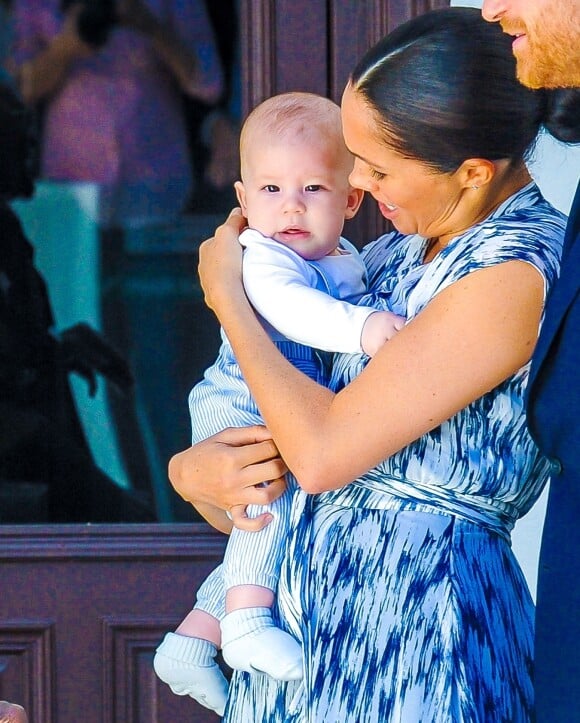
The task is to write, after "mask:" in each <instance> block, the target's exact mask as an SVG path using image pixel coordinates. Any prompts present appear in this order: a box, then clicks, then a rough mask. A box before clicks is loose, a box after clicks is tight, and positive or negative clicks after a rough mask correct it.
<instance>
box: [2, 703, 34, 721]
mask: <svg viewBox="0 0 580 723" xmlns="http://www.w3.org/2000/svg"><path fill="white" fill-rule="evenodd" d="M0 723H28V716H27V715H26V711H25V710H24V708H23V707H22V706H21V705H17V704H16V703H8V702H7V701H5V700H0Z"/></svg>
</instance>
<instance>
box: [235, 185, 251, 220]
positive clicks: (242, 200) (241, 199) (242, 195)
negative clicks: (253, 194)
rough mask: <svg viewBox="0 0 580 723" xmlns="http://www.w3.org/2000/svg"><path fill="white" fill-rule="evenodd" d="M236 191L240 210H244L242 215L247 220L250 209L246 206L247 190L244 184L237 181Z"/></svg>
mask: <svg viewBox="0 0 580 723" xmlns="http://www.w3.org/2000/svg"><path fill="white" fill-rule="evenodd" d="M234 189H235V191H236V197H237V199H238V203H239V204H240V208H241V209H242V214H243V215H244V216H245V217H246V218H247V217H248V207H247V206H246V189H245V188H244V184H243V183H242V182H241V181H236V182H235V183H234Z"/></svg>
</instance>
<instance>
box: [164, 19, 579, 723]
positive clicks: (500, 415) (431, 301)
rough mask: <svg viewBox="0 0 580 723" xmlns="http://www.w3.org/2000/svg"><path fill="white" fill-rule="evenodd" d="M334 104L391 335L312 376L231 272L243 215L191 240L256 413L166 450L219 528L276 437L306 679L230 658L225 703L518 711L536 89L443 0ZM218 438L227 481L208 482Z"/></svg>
mask: <svg viewBox="0 0 580 723" xmlns="http://www.w3.org/2000/svg"><path fill="white" fill-rule="evenodd" d="M342 113H343V131H344V136H345V140H346V143H347V146H348V147H349V148H350V150H351V151H352V153H353V155H354V157H355V164H354V170H353V172H352V174H351V182H352V184H353V185H354V186H357V187H360V188H363V189H364V190H366V191H368V192H369V193H370V194H371V195H372V196H373V197H374V198H375V199H376V200H377V201H378V203H379V208H380V210H381V212H382V213H383V215H384V216H385V217H386V218H388V219H389V220H390V221H391V222H392V223H393V225H394V227H395V229H396V230H395V231H394V232H393V233H391V234H387V235H386V236H384V237H382V238H380V239H378V240H377V241H376V242H375V243H373V244H371V245H369V246H368V247H367V248H366V249H365V261H366V263H367V266H368V269H369V279H370V286H371V290H372V291H371V293H370V294H369V296H368V298H367V299H366V303H368V304H372V305H373V306H376V307H377V308H386V306H387V302H388V306H389V308H391V309H392V310H393V311H394V312H395V313H397V314H400V315H401V316H404V317H406V318H407V319H408V323H407V325H406V327H405V328H404V329H403V330H402V331H400V332H399V334H398V335H397V336H396V337H395V338H394V339H392V340H390V341H389V342H388V343H387V344H385V346H384V347H383V348H382V349H381V350H379V352H378V353H377V354H376V355H375V357H374V358H373V359H372V360H371V361H369V362H368V363H367V361H368V360H367V359H365V358H363V357H356V356H352V355H351V356H338V357H337V358H336V359H335V363H334V371H333V380H332V387H331V389H325V388H322V387H319V386H318V385H316V384H315V383H314V382H312V381H311V380H307V379H306V378H304V377H303V375H301V374H300V373H299V372H298V371H296V370H295V369H293V368H291V367H290V365H288V364H287V363H286V362H285V361H284V360H283V359H282V358H281V357H280V356H279V355H278V354H277V353H276V351H275V350H274V349H273V347H272V345H271V344H270V343H269V341H268V339H267V337H266V335H265V334H264V332H263V331H262V329H261V327H260V324H259V323H258V321H257V320H256V318H255V315H254V314H253V312H252V309H251V307H250V306H249V304H248V302H247V300H246V298H245V296H244V292H243V288H242V285H241V283H240V251H239V250H238V248H237V246H236V236H237V233H238V231H239V229H240V227H241V225H242V221H241V219H240V218H239V217H236V216H235V215H233V216H231V217H230V219H229V220H228V222H227V223H226V224H225V226H223V227H221V229H219V230H218V233H217V234H216V238H215V239H213V240H210V241H208V242H206V243H205V244H204V245H203V246H202V249H201V263H200V275H201V279H202V284H203V287H204V291H205V294H206V299H207V302H208V304H209V305H210V306H211V307H212V308H213V309H214V311H215V312H216V314H217V316H218V317H219V320H220V322H221V323H222V325H223V327H224V329H225V331H226V333H227V335H228V338H229V339H230V341H231V343H232V346H233V348H234V351H235V354H236V357H237V359H238V361H239V363H240V365H241V368H242V372H243V374H244V376H245V378H246V380H247V382H248V384H249V386H250V389H251V391H252V394H253V395H254V398H255V399H256V401H257V403H258V406H259V408H260V410H261V412H262V414H263V417H264V419H265V421H266V426H267V428H268V433H264V435H263V436H260V437H257V441H260V444H259V445H254V446H249V447H246V446H244V445H246V444H247V443H248V442H249V441H250V438H251V437H250V435H257V434H258V432H257V430H255V429H253V430H252V431H251V432H250V433H249V434H246V435H245V436H244V435H243V434H242V433H240V432H237V433H232V432H231V431H230V432H228V433H227V435H223V436H222V437H219V435H218V437H219V438H216V439H214V440H212V441H211V442H210V443H209V444H208V445H206V446H204V447H197V448H193V449H192V450H189V451H187V452H184V453H182V454H181V455H178V456H177V457H176V458H174V460H172V463H171V467H170V471H171V476H172V480H173V482H174V485H175V486H176V489H178V490H179V491H180V492H181V494H182V495H183V496H185V497H187V498H189V499H191V500H193V501H194V503H195V504H196V506H198V509H200V510H201V511H202V512H203V513H204V514H206V515H207V517H208V519H209V520H210V521H212V522H213V523H214V524H216V526H218V527H220V528H221V529H225V527H226V524H225V515H224V513H223V512H221V511H218V509H217V508H219V507H222V508H223V507H226V508H227V506H228V505H229V504H232V500H234V501H235V502H246V501H247V500H249V499H250V498H251V496H252V495H251V494H250V493H249V492H248V487H247V485H248V483H249V481H250V480H251V482H255V481H261V480H263V479H268V476H267V475H268V474H269V475H271V477H272V478H274V477H279V473H281V472H282V471H283V469H284V467H283V465H282V463H281V462H280V460H279V459H277V458H276V454H275V453H274V451H273V445H274V446H275V448H276V449H277V450H279V454H280V457H281V458H282V459H283V460H284V462H285V464H286V465H287V466H288V468H289V469H290V470H292V472H293V473H294V475H295V476H296V478H297V479H298V482H299V484H300V486H301V488H302V490H303V491H302V492H301V493H299V495H298V497H297V498H296V500H295V515H294V527H293V531H292V533H291V536H290V540H289V542H288V553H287V558H286V564H285V568H284V571H283V575H282V579H281V583H280V589H279V591H278V596H279V597H278V599H279V615H280V618H281V624H283V625H285V626H286V627H287V629H288V630H289V631H290V632H292V633H293V634H294V635H295V636H296V637H297V638H298V639H299V640H300V641H301V643H302V646H303V650H304V666H305V670H304V680H303V682H302V683H301V684H278V683H275V682H274V681H272V680H270V679H268V678H267V677H265V676H258V675H251V676H249V675H243V674H236V675H235V676H234V679H233V682H232V686H231V691H230V702H229V705H228V709H227V711H226V719H227V720H229V721H268V722H274V721H280V722H281V721H284V723H288V722H289V721H309V722H315V723H323V722H324V723H328V722H329V721H332V722H333V723H334V721H340V723H360V722H361V721H370V722H372V723H375V722H377V723H378V721H381V722H383V721H404V722H405V723H408V722H414V721H429V722H431V721H441V722H443V721H445V722H448V721H454V722H456V721H487V720H489V721H494V722H495V721H511V722H517V721H528V720H530V719H531V716H532V707H533V695H532V684H531V671H532V637H533V605H532V601H531V598H530V595H529V592H528V589H527V587H526V584H525V580H524V577H523V575H522V573H521V570H520V569H519V567H518V565H517V562H516V561H515V558H514V557H513V554H512V552H511V548H510V543H509V534H510V530H511V529H512V527H513V524H514V523H515V521H516V519H517V518H518V517H520V516H521V515H523V514H525V512H527V510H528V509H529V508H530V506H531V505H532V504H533V502H534V501H535V500H536V499H537V497H538V496H539V494H540V492H541V490H542V488H543V486H544V484H545V482H546V479H547V477H548V474H549V469H550V467H549V463H548V461H547V460H545V459H543V458H541V457H540V455H539V454H538V452H537V449H536V448H535V446H534V444H533V442H532V440H531V438H530V436H529V434H528V431H527V428H526V426H525V417H524V414H523V412H522V408H523V394H524V389H525V386H526V381H527V375H528V368H529V364H528V362H529V359H530V356H531V353H532V350H533V347H534V344H535V341H536V338H537V335H538V329H539V326H540V322H541V317H542V309H543V304H544V301H545V297H546V294H547V292H548V290H549V288H550V287H551V285H552V283H553V282H554V280H555V278H556V276H557V273H558V257H559V253H560V249H561V244H562V238H563V230H564V222H565V219H564V217H563V216H562V215H561V214H559V213H558V212H557V211H555V210H554V209H553V208H552V207H551V206H550V205H549V204H548V203H547V202H546V201H545V200H544V199H543V198H542V196H541V194H540V193H539V191H538V189H537V187H536V186H535V185H534V184H533V183H532V182H531V179H530V176H529V175H528V172H527V170H526V167H525V164H524V157H525V155H526V153H527V151H528V150H529V149H530V147H531V146H532V144H533V141H534V138H535V136H536V134H537V132H538V129H539V127H540V126H541V124H542V123H544V122H546V120H547V119H546V117H545V116H546V113H547V103H546V99H545V97H544V96H543V95H541V94H538V93H534V92H532V91H529V90H527V89H525V88H524V87H523V86H521V85H520V84H519V83H518V82H517V81H516V80H515V78H514V61H513V57H512V53H511V48H510V41H509V39H508V40H507V41H506V38H505V37H504V36H503V35H502V33H501V31H500V30H499V28H495V29H494V27H493V26H489V25H487V24H486V23H485V22H484V21H483V20H482V19H481V17H480V14H479V12H478V11H477V10H474V9H467V8H456V9H452V10H442V11H435V12H432V13H428V14H425V15H423V16H420V17H419V18H416V19H415V20H412V21H410V22H409V23H407V24H405V25H404V26H401V27H400V28H398V29H397V30H395V31H394V32H393V33H391V34H390V35H389V36H387V37H386V38H384V39H383V40H382V41H381V42H380V43H378V44H377V45H376V46H375V47H374V48H372V49H371V50H370V51H369V52H368V53H367V54H366V55H365V56H364V58H363V59H362V60H361V61H360V63H359V64H358V65H357V67H356V68H355V70H354V72H353V74H352V76H351V78H350V81H349V83H348V85H347V88H346V90H345V92H344V95H343V99H342ZM272 390H276V393H275V394H273V393H272ZM267 434H271V436H272V440H270V441H268V437H267ZM264 440H265V441H264ZM224 442H225V443H226V445H228V444H233V445H236V444H241V445H242V450H243V453H242V452H241V451H240V450H239V449H235V450H233V454H228V453H226V451H225V450H226V449H228V448H227V447H226V448H224V445H223V443H224ZM218 448H219V451H216V450H218ZM264 448H265V449H264ZM262 452H263V454H262ZM260 455H261V456H260ZM243 456H244V459H243V461H241V460H242V457H243ZM224 457H225V458H227V460H228V464H229V468H228V469H230V470H231V469H232V467H234V468H235V466H236V465H240V466H239V467H238V470H239V472H238V473H237V474H233V475H232V476H231V479H235V480H236V481H235V483H233V484H232V483H231V482H228V484H227V486H226V487H225V488H224V490H219V491H218V490H215V489H214V490H213V491H212V490H211V486H212V485H217V484H219V483H220V475H219V474H214V471H215V470H216V465H217V464H218V463H219V464H221V463H222V462H223V460H224ZM256 461H257V462H261V463H262V464H263V465H264V468H262V469H261V468H260V466H259V465H253V466H250V467H249V468H248V467H247V465H248V464H251V463H253V462H256ZM242 466H243V469H242ZM262 472H264V476H262V477H261V478H260V479H257V478H258V477H260V474H261V473H262ZM221 476H222V477H223V473H222V475H221ZM202 479H203V481H202ZM276 485H277V486H279V485H280V482H279V480H278V481H277V483H276ZM236 487H237V490H238V491H237V493H236V491H235V489H236ZM251 501H254V500H251Z"/></svg>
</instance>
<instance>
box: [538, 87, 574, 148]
mask: <svg viewBox="0 0 580 723" xmlns="http://www.w3.org/2000/svg"><path fill="white" fill-rule="evenodd" d="M546 94H547V99H546V101H547V102H546V108H545V117H544V127H545V128H546V130H547V131H548V132H549V133H550V134H551V135H553V136H554V138H557V139H558V140H559V141H562V142H563V143H580V88H556V89H554V90H548V91H546Z"/></svg>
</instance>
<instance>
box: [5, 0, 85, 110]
mask: <svg viewBox="0 0 580 723" xmlns="http://www.w3.org/2000/svg"><path fill="white" fill-rule="evenodd" d="M81 9H82V8H81V6H80V5H78V4H76V5H73V6H71V8H70V9H69V10H68V12H67V14H66V16H65V19H64V23H63V26H62V28H61V30H60V32H59V33H58V34H57V35H55V36H54V37H53V38H52V40H50V42H49V43H48V44H47V45H46V47H45V48H44V49H43V50H41V51H40V52H39V53H38V54H36V55H35V56H34V57H33V58H31V59H30V60H27V61H25V62H23V63H21V64H20V65H18V67H17V69H16V71H15V72H16V75H17V78H18V85H19V89H20V93H21V95H22V99H23V100H24V102H25V103H27V104H29V105H32V104H34V103H36V102H38V101H39V100H42V99H43V98H46V97H48V96H50V95H52V94H53V93H55V92H56V91H57V90H58V89H59V88H60V86H61V85H62V84H63V82H64V81H65V79H66V78H67V76H68V73H69V70H70V67H71V65H73V63H75V62H76V61H78V60H81V59H83V58H89V57H90V56H91V55H93V54H94V52H95V49H94V48H91V46H90V45H87V44H86V43H84V42H83V41H82V40H81V38H80V36H79V34H78V31H77V20H78V15H79V13H80V12H81Z"/></svg>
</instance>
